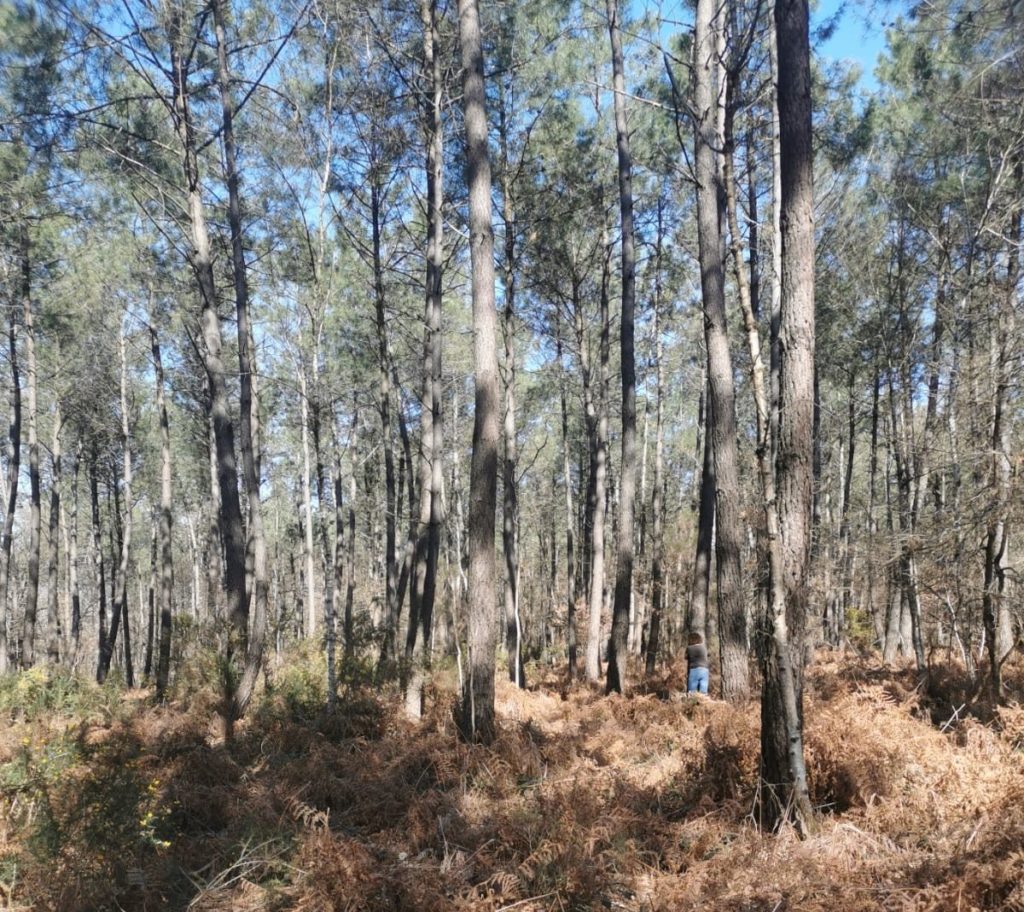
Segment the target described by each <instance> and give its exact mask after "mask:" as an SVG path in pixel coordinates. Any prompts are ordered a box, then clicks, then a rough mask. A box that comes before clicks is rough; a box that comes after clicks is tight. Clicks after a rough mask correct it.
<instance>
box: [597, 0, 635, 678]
mask: <svg viewBox="0 0 1024 912" xmlns="http://www.w3.org/2000/svg"><path fill="white" fill-rule="evenodd" d="M605 9H606V10H607V14H608V35H609V38H610V40H611V49H612V79H613V87H614V90H615V144H616V147H617V152H618V163H619V167H618V171H619V211H620V216H621V220H622V223H621V228H622V314H621V317H620V324H619V325H620V335H619V351H620V360H621V370H622V464H621V465H620V466H619V518H618V541H617V544H616V552H617V556H618V560H617V562H616V565H615V603H614V607H613V609H612V632H611V638H610V640H609V642H608V673H607V682H606V684H605V688H606V691H607V692H608V693H613V692H614V693H622V692H623V691H624V690H625V689H626V663H627V661H628V660H629V654H628V653H627V651H626V639H627V635H628V633H629V609H630V603H631V601H632V594H633V511H634V507H635V504H634V500H635V495H636V365H635V363H634V341H633V322H634V309H635V298H636V238H635V236H634V230H633V176H632V162H631V155H630V149H629V128H628V125H627V123H626V97H625V92H626V83H625V74H624V71H625V65H624V63H623V59H622V32H621V29H620V24H619V15H620V9H619V5H618V2H617V0H605Z"/></svg>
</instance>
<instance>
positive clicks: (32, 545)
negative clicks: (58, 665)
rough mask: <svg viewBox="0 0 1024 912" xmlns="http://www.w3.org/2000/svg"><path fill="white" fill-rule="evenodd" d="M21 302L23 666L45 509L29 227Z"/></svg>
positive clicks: (28, 660)
mask: <svg viewBox="0 0 1024 912" xmlns="http://www.w3.org/2000/svg"><path fill="white" fill-rule="evenodd" d="M21 280H22V281H21V303H22V320H23V321H24V326H25V382H26V388H25V391H26V393H27V396H28V400H27V405H28V488H29V526H28V589H27V590H26V592H25V624H24V629H23V634H22V636H23V639H22V647H21V650H22V651H21V667H22V668H30V667H32V665H34V664H35V658H36V656H35V639H36V613H37V610H38V606H39V565H40V562H41V557H42V555H41V550H42V522H43V519H42V509H41V493H40V480H39V438H38V435H37V432H36V417H37V416H36V412H37V409H36V387H37V382H36V334H35V327H34V324H33V319H32V273H31V258H30V250H29V238H28V229H26V228H22V232H21Z"/></svg>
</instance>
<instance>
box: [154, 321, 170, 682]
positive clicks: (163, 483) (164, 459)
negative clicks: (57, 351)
mask: <svg viewBox="0 0 1024 912" xmlns="http://www.w3.org/2000/svg"><path fill="white" fill-rule="evenodd" d="M149 333H150V349H151V351H152V353H153V370H154V373H155V377H154V380H155V384H156V408H157V414H158V420H159V422H160V510H159V513H158V517H157V550H158V552H159V561H158V567H159V571H158V576H159V579H160V596H159V599H158V601H157V604H158V606H159V614H160V636H159V646H158V651H157V663H156V696H157V699H158V700H162V699H164V697H165V696H166V694H167V684H168V682H169V680H170V674H171V633H172V630H171V627H172V623H173V621H172V610H173V599H174V557H173V550H172V524H171V523H172V514H171V479H172V476H171V425H170V421H169V420H168V417H167V400H166V398H165V396H164V364H163V359H162V357H161V354H160V340H159V339H158V338H157V333H156V327H155V326H154V325H153V324H150V327H149Z"/></svg>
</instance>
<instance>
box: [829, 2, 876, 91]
mask: <svg viewBox="0 0 1024 912" xmlns="http://www.w3.org/2000/svg"><path fill="white" fill-rule="evenodd" d="M883 10H884V7H880V5H879V4H877V3H868V2H865V0H820V2H819V3H818V5H817V7H816V8H815V9H813V10H812V11H811V30H812V39H811V40H812V41H813V40H814V38H813V34H814V30H815V29H816V28H818V27H819V26H821V25H823V24H824V23H826V22H828V21H829V20H830V19H832V18H833V17H838V21H837V25H836V28H835V31H834V32H833V34H832V36H831V37H830V38H829V39H828V41H824V42H821V43H819V44H818V46H817V50H818V54H819V55H820V56H822V57H825V58H831V59H833V60H852V61H855V62H856V63H858V64H860V68H861V73H862V75H861V85H862V86H863V87H864V88H865V89H868V90H871V89H874V88H876V87H877V85H878V83H877V81H876V80H875V64H876V62H877V60H878V55H879V54H880V53H881V52H882V51H883V50H884V49H885V34H884V26H883V25H882V23H883V21H884V20H885V19H887V18H891V17H885V16H883V15H882V13H883Z"/></svg>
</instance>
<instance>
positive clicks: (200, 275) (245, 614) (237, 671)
mask: <svg viewBox="0 0 1024 912" xmlns="http://www.w3.org/2000/svg"><path fill="white" fill-rule="evenodd" d="M170 32H171V33H170V35H169V39H170V45H171V78H172V80H173V83H174V102H173V112H174V126H175V130H176V132H177V135H178V141H179V142H180V144H181V152H182V169H183V176H184V180H185V187H186V190H187V195H188V211H189V218H190V223H191V241H192V253H191V266H192V269H193V271H194V273H195V276H196V283H197V285H198V289H199V297H200V304H201V311H200V326H201V330H202V341H203V345H202V346H201V348H200V353H201V355H202V358H203V366H204V368H205V370H206V377H207V382H208V384H209V408H210V416H211V419H212V423H213V437H214V445H215V451H216V467H217V490H218V494H219V498H220V510H219V520H220V523H219V524H220V530H219V531H220V535H221V539H222V541H223V548H224V565H225V566H224V579H225V587H224V588H225V590H226V597H227V614H228V639H227V645H226V649H225V657H224V658H225V661H224V706H223V712H224V719H225V735H226V736H227V737H228V738H230V737H231V735H232V733H233V730H234V728H233V726H234V721H235V719H236V718H238V715H239V714H240V712H242V711H243V710H244V705H243V704H242V702H241V699H240V698H242V697H245V696H247V695H245V694H244V693H243V692H242V691H241V690H240V688H239V684H240V679H241V673H242V670H241V668H240V661H241V660H242V658H243V657H244V655H245V653H246V652H247V651H248V644H249V604H248V601H247V595H248V593H247V592H246V542H245V532H244V529H243V524H242V505H241V501H240V499H239V495H238V463H237V461H236V457H235V428H234V424H233V422H232V420H231V413H230V409H229V405H228V394H227V379H226V374H227V370H226V367H225V364H224V359H223V357H222V354H221V351H222V345H223V340H222V338H221V328H220V317H219V316H218V313H217V292H216V285H215V281H214V272H213V253H212V249H211V245H210V237H209V233H208V231H207V227H206V215H205V212H204V207H203V199H202V187H201V183H200V177H199V162H198V156H197V152H196V141H195V132H194V128H193V124H192V115H191V110H190V107H189V97H188V93H189V87H188V79H189V72H188V69H187V66H188V64H187V63H186V58H184V57H183V56H182V54H181V52H180V49H181V47H182V45H183V44H184V43H185V40H186V38H185V36H184V35H183V34H182V23H181V19H180V17H178V16H175V17H174V18H173V19H172V22H171V24H170ZM188 60H189V61H190V60H191V58H188ZM233 170H234V169H232V168H231V167H230V166H229V168H228V172H229V174H230V173H232V172H233ZM236 202H237V201H236ZM232 234H233V235H234V234H235V231H232ZM239 242H240V238H239ZM234 248H235V245H234V244H232V252H233V253H234ZM238 279H239V275H238V271H237V270H236V281H238ZM236 292H237V289H236ZM237 303H238V302H237V300H236V304H237ZM246 321H247V311H246ZM239 323H240V325H239V338H240V339H241V337H242V335H243V333H242V326H241V323H242V320H241V319H240V320H239ZM245 335H246V340H245V345H246V346H247V345H248V333H245ZM247 377H248V378H249V379H250V380H251V374H250V370H247V369H243V370H242V380H243V388H244V382H245V380H246V378H247ZM247 404H248V403H247ZM242 411H243V413H246V412H248V409H246V408H243V410H242ZM250 417H251V414H250ZM243 449H244V450H245V449H248V448H243ZM253 467H254V466H253ZM247 487H248V486H247ZM253 493H254V492H253V491H252V489H251V488H249V495H250V497H252V496H253ZM257 493H258V492H257ZM250 521H251V522H253V521H255V522H258V521H259V520H258V511H257V515H256V516H255V517H250ZM254 633H255V630H254Z"/></svg>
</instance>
